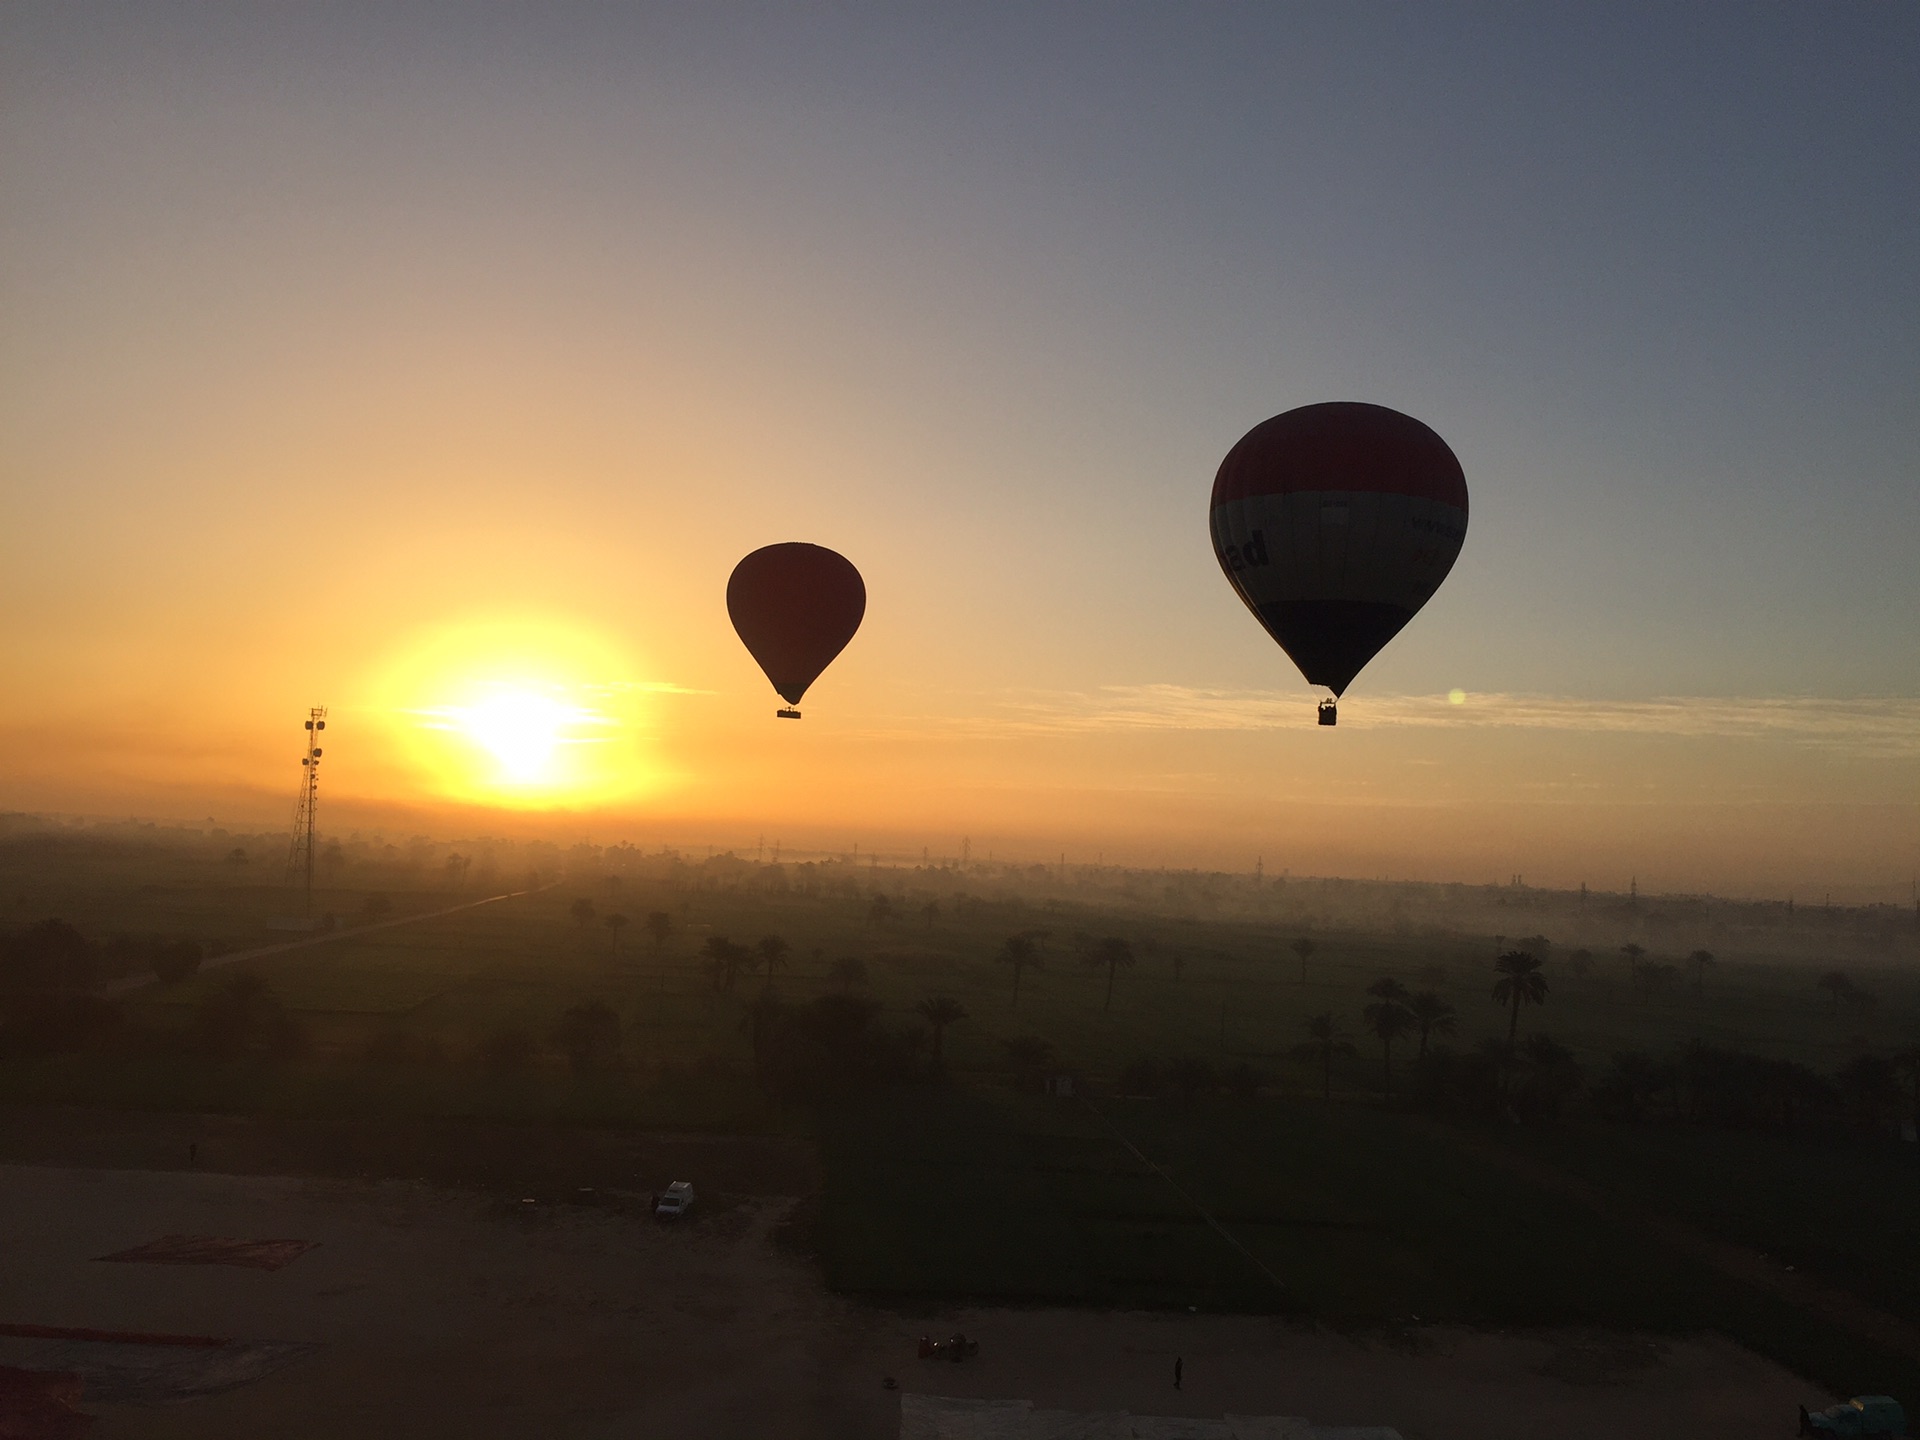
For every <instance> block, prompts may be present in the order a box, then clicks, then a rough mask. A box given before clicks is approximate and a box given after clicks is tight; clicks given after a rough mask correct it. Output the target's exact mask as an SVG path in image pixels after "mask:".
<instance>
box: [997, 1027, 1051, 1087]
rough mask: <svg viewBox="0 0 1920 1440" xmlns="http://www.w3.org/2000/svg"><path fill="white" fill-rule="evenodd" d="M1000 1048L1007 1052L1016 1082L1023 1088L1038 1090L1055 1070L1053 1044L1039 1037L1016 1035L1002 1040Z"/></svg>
mask: <svg viewBox="0 0 1920 1440" xmlns="http://www.w3.org/2000/svg"><path fill="white" fill-rule="evenodd" d="M1000 1048H1001V1049H1003V1050H1005V1051H1006V1052H1007V1060H1008V1061H1009V1062H1010V1063H1011V1064H1012V1066H1013V1074H1014V1080H1015V1081H1016V1083H1018V1084H1019V1085H1021V1086H1023V1087H1027V1088H1031V1089H1035V1090H1038V1089H1039V1088H1040V1087H1041V1085H1042V1083H1043V1082H1044V1081H1045V1080H1046V1078H1047V1071H1049V1070H1051V1069H1052V1068H1053V1042H1052V1041H1051V1040H1042V1039H1041V1038H1040V1037H1039V1036H1038V1035H1016V1036H1015V1037H1014V1038H1013V1039H1011V1040H1002V1041H1001V1042H1000Z"/></svg>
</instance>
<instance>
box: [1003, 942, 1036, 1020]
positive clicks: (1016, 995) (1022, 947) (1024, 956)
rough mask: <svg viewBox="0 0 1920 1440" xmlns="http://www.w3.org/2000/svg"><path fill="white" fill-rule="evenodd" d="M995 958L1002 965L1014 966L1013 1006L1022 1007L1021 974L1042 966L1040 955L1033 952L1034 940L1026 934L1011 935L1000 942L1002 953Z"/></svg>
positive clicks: (1015, 1007)
mask: <svg viewBox="0 0 1920 1440" xmlns="http://www.w3.org/2000/svg"><path fill="white" fill-rule="evenodd" d="M993 958H994V960H995V961H996V962H998V963H999V964H1001V965H1011V966H1012V967H1013V1008H1014V1009H1016V1010H1018V1009H1019V1008H1020V976H1021V975H1022V974H1023V973H1025V972H1026V971H1028V970H1038V969H1039V968H1040V957H1039V956H1038V955H1036V954H1034V952H1033V941H1031V940H1029V939H1028V938H1027V937H1026V936H1025V935H1009V936H1008V937H1007V938H1006V939H1005V940H1003V941H1001V942H1000V953H999V954H998V955H995V956H994V957H993Z"/></svg>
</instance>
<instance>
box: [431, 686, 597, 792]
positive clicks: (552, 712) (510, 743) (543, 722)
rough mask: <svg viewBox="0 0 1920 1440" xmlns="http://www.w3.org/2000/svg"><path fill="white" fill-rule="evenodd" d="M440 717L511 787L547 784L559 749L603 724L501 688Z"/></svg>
mask: <svg viewBox="0 0 1920 1440" xmlns="http://www.w3.org/2000/svg"><path fill="white" fill-rule="evenodd" d="M443 713H444V714H445V716H446V718H447V719H448V720H449V721H450V722H451V724H452V725H453V727H454V728H455V730H457V731H458V732H459V733H460V734H462V735H464V736H465V737H466V738H467V739H468V740H470V741H472V742H473V744H474V745H476V746H478V747H479V748H480V749H481V750H483V751H485V752H486V753H487V754H488V755H491V756H492V757H493V759H494V761H495V763H496V764H497V765H498V766H499V778H500V780H501V781H502V782H503V783H505V784H509V785H517V786H550V785H552V784H553V783H554V781H555V780H556V779H557V778H559V773H560V770H561V768H562V765H561V755H562V747H563V746H566V745H570V744H576V743H581V742H583V741H590V740H592V739H594V738H597V737H593V736H591V735H590V734H583V733H582V732H583V731H589V730H590V729H591V727H593V726H596V725H604V724H606V723H608V722H607V719H606V717H605V716H602V715H599V714H596V713H595V712H593V711H591V710H583V709H581V708H579V707H577V706H572V705H566V704H563V703H562V702H561V701H559V700H556V699H554V698H553V697H552V696H551V695H542V694H540V693H538V692H536V691H532V690H523V689H505V690H501V691H499V692H498V693H495V694H492V695H489V696H487V697H486V698H485V699H483V700H481V701H480V702H479V703H478V704H474V705H464V706H453V707H449V708H448V709H447V710H445V711H444V712H443Z"/></svg>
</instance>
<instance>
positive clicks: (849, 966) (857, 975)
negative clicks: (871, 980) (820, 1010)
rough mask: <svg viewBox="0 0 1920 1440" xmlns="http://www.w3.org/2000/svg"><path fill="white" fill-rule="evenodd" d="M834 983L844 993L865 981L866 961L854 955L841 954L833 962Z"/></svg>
mask: <svg viewBox="0 0 1920 1440" xmlns="http://www.w3.org/2000/svg"><path fill="white" fill-rule="evenodd" d="M831 973H832V975H833V979H834V983H835V984H837V985H838V986H839V987H840V993H841V994H842V995H844V994H846V993H847V991H848V990H849V989H850V988H851V987H853V986H855V985H864V984H866V983H867V962H866V961H864V960H862V959H860V958H859V957H858V956H854V955H842V956H841V957H840V958H839V959H838V960H836V961H834V962H833V970H832V972H831Z"/></svg>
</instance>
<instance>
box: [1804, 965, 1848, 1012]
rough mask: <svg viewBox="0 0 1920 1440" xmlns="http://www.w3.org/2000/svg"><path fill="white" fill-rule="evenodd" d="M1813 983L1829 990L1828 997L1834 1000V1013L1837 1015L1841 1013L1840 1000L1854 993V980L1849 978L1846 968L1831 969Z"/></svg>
mask: <svg viewBox="0 0 1920 1440" xmlns="http://www.w3.org/2000/svg"><path fill="white" fill-rule="evenodd" d="M1813 983H1814V984H1815V985H1817V986H1819V988H1820V989H1822V990H1824V991H1826V992H1827V998H1828V999H1830V1000H1831V1001H1833V1013H1834V1014H1836V1015H1838V1014H1839V1013H1840V1002H1841V1001H1842V1000H1844V999H1850V998H1851V997H1852V995H1853V981H1851V980H1849V979H1848V978H1847V972H1846V971H1844V970H1829V971H1827V973H1826V974H1824V975H1822V976H1821V977H1820V978H1819V979H1818V980H1816V981H1814V982H1813Z"/></svg>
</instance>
